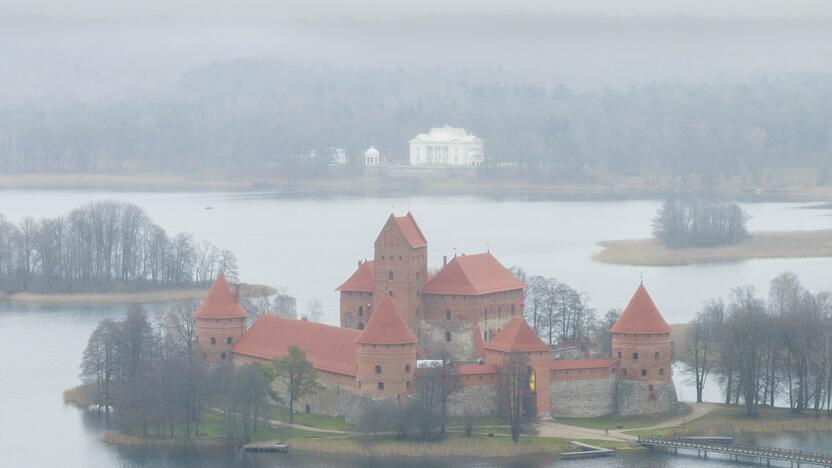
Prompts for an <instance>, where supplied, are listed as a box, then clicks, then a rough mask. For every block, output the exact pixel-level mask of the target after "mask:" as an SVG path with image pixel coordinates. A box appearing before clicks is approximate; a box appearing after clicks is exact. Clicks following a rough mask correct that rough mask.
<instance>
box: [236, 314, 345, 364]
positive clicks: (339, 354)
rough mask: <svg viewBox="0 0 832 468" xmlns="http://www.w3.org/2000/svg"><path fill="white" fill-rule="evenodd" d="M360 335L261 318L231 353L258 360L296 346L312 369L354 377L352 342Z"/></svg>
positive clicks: (317, 325)
mask: <svg viewBox="0 0 832 468" xmlns="http://www.w3.org/2000/svg"><path fill="white" fill-rule="evenodd" d="M359 334H360V332H359V331H358V330H352V329H350V328H341V327H334V326H332V325H324V324H322V323H314V322H307V321H304V320H295V319H289V318H285V317H279V316H277V315H261V316H260V318H258V319H257V321H255V322H254V324H253V325H252V326H251V328H249V329H248V330H247V331H246V332H245V333H244V334H243V336H241V337H240V338H239V339H238V340H237V342H236V343H234V345H233V346H232V347H231V351H232V352H234V353H237V354H242V355H245V356H251V357H256V358H260V359H274V358H276V357H282V356H285V355H286V354H287V353H288V349H289V347H290V346H297V347H298V348H300V349H302V350H303V351H304V352H305V353H306V358H307V359H308V360H309V362H311V363H312V365H313V366H315V368H316V369H320V370H324V371H329V372H337V373H340V374H347V375H355V372H356V361H355V352H356V344H355V340H356V339H357V338H358V335H359Z"/></svg>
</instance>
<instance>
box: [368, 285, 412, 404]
mask: <svg viewBox="0 0 832 468" xmlns="http://www.w3.org/2000/svg"><path fill="white" fill-rule="evenodd" d="M356 343H357V345H358V347H357V351H356V361H357V365H358V372H357V375H356V386H357V387H358V392H359V393H360V394H362V395H367V396H371V397H392V396H401V395H408V394H412V393H413V392H414V385H413V378H414V374H415V372H416V337H415V336H414V335H413V332H411V331H410V328H408V326H407V324H406V323H405V321H404V319H403V318H402V316H401V315H400V314H399V313H398V311H397V310H396V305H395V304H394V303H393V300H392V299H391V298H390V296H385V297H383V298H382V300H381V301H380V302H379V304H378V306H377V307H376V310H375V311H373V315H372V316H371V317H370V320H369V322H367V325H366V326H365V327H364V331H362V332H361V334H360V335H359V336H358V339H357V340H356Z"/></svg>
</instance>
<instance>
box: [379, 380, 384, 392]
mask: <svg viewBox="0 0 832 468" xmlns="http://www.w3.org/2000/svg"><path fill="white" fill-rule="evenodd" d="M378 389H379V390H384V382H379V383H378Z"/></svg>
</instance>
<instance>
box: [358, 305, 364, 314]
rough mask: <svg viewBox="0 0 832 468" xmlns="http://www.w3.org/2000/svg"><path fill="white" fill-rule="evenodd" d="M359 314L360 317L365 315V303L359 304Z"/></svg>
mask: <svg viewBox="0 0 832 468" xmlns="http://www.w3.org/2000/svg"><path fill="white" fill-rule="evenodd" d="M358 316H359V317H363V316H364V306H363V305H360V306H358Z"/></svg>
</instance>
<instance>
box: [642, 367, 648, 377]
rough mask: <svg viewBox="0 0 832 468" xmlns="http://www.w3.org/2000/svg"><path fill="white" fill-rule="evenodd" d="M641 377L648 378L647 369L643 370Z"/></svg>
mask: <svg viewBox="0 0 832 468" xmlns="http://www.w3.org/2000/svg"><path fill="white" fill-rule="evenodd" d="M641 376H642V377H647V369H642V370H641Z"/></svg>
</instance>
